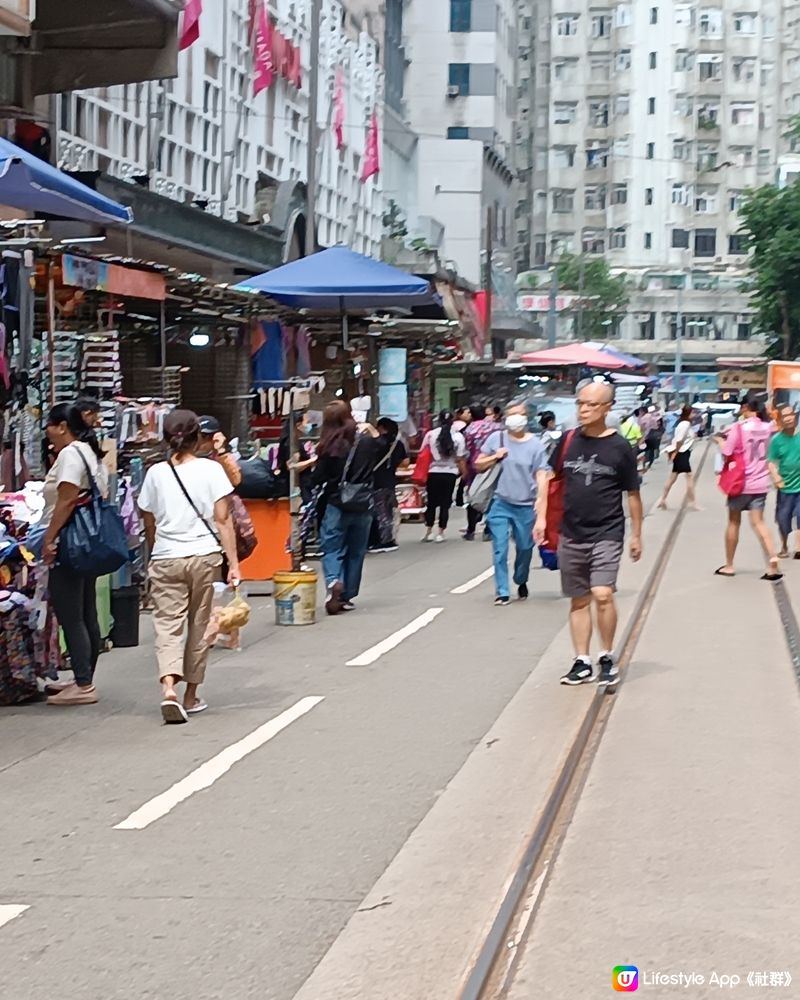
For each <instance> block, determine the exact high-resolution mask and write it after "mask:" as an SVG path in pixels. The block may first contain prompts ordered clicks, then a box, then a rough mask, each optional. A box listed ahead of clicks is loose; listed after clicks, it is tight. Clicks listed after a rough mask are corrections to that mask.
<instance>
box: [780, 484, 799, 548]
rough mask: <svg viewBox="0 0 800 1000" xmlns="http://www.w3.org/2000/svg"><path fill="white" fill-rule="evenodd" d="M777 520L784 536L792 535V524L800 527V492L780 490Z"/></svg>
mask: <svg viewBox="0 0 800 1000" xmlns="http://www.w3.org/2000/svg"><path fill="white" fill-rule="evenodd" d="M775 520H776V521H777V522H778V531H780V533H781V535H782V536H783V537H784V538H788V537H789V535H791V533H792V526H796V527H797V528H798V529H800V493H784V492H783V490H779V491H778V503H777V506H776V508H775Z"/></svg>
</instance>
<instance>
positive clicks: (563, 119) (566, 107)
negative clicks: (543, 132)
mask: <svg viewBox="0 0 800 1000" xmlns="http://www.w3.org/2000/svg"><path fill="white" fill-rule="evenodd" d="M577 112H578V105H577V102H576V101H556V103H555V104H554V105H553V124H554V125H572V124H574V122H575V118H576V117H577Z"/></svg>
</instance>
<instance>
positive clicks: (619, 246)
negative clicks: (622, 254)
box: [608, 226, 625, 250]
mask: <svg viewBox="0 0 800 1000" xmlns="http://www.w3.org/2000/svg"><path fill="white" fill-rule="evenodd" d="M608 246H609V249H610V250H624V249H625V227H624V226H618V227H617V228H616V229H612V230H611V232H610V233H609V234H608Z"/></svg>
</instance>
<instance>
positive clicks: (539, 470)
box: [475, 403, 550, 607]
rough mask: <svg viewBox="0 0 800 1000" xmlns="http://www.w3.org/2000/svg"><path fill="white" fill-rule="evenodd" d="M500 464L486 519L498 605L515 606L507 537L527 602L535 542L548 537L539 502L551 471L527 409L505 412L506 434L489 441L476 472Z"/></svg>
mask: <svg viewBox="0 0 800 1000" xmlns="http://www.w3.org/2000/svg"><path fill="white" fill-rule="evenodd" d="M498 462H499V463H502V464H501V467H500V476H499V478H498V480H497V486H496V489H495V493H494V498H493V499H492V504H491V507H490V508H489V512H488V514H487V515H486V523H487V525H488V527H489V531H490V533H491V536H492V554H493V557H494V585H495V595H496V596H495V602H494V603H495V605H497V606H498V607H505V606H507V605H508V604H510V603H511V599H510V595H509V584H508V547H509V535H511V534H512V533H513V535H514V547H515V548H516V556H515V558H514V584H515V585H516V587H517V596H518V597H519V599H520V600H521V601H524V600H526V599H527V597H528V578H529V576H530V569H531V557H532V556H533V545H534V538H536V540H541V539H542V538H543V537H544V528H545V524H544V520H543V517H542V516H541V515H540V513H539V506H540V504H539V498H541V497H544V496H545V494H546V492H547V480H548V478H549V473H550V467H549V465H548V462H547V452H546V451H545V448H544V445H543V444H542V442H541V440H540V439H539V438H538V437H537V436H536V435H535V434H532V433H531V432H530V431H529V430H528V416H527V412H526V408H525V406H524V404H515V403H511V404H510V405H509V406H508V407H507V408H506V415H505V430H502V431H495V433H494V434H492V435H491V436H490V437H489V438H487V439H486V441H485V443H484V445H483V447H482V448H481V454H480V456H479V457H478V459H477V461H476V463H475V467H476V469H477V471H478V472H485V471H486V470H487V469H489V468H491V467H492V466H493V465H496V464H497V463H498Z"/></svg>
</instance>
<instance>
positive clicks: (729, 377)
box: [719, 368, 767, 392]
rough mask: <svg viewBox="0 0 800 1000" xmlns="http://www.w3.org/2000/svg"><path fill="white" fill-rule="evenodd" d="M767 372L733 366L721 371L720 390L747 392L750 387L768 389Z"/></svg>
mask: <svg viewBox="0 0 800 1000" xmlns="http://www.w3.org/2000/svg"><path fill="white" fill-rule="evenodd" d="M766 387H767V374H766V372H763V371H761V372H754V371H746V370H742V369H741V368H731V369H726V370H725V371H721V372H720V373H719V388H720V392H746V391H747V390H748V389H766Z"/></svg>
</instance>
